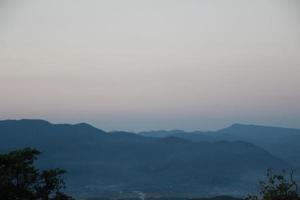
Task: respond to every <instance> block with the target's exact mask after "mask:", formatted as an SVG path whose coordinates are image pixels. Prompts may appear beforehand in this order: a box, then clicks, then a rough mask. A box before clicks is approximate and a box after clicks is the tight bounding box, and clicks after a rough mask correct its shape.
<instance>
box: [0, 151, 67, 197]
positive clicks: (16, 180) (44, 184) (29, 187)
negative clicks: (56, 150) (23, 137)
mask: <svg viewBox="0 0 300 200" xmlns="http://www.w3.org/2000/svg"><path fill="white" fill-rule="evenodd" d="M38 155H40V152H39V151H38V150H36V149H32V148H25V149H22V150H17V151H12V152H10V153H8V154H0V197H1V199H5V200H71V199H73V198H71V197H70V196H67V195H65V194H64V193H62V192H61V190H62V189H64V188H65V183H64V181H63V178H62V175H63V174H64V173H65V171H64V170H61V169H50V170H44V171H40V170H38V169H37V168H36V167H35V166H34V165H33V164H34V161H35V160H36V159H37V156H38Z"/></svg>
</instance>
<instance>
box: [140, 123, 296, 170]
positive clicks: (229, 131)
mask: <svg viewBox="0 0 300 200" xmlns="http://www.w3.org/2000/svg"><path fill="white" fill-rule="evenodd" d="M142 134H143V135H144V136H148V137H156V135H159V134H160V131H157V132H155V134H152V135H148V133H147V132H146V133H145V132H143V133H142ZM168 137H178V138H183V139H186V140H189V141H193V142H203V141H206V142H218V141H244V142H249V143H252V144H255V145H257V146H259V147H261V148H263V149H266V150H267V151H269V152H270V153H272V154H274V155H276V156H277V157H279V158H281V159H283V160H286V161H288V162H290V163H291V164H292V165H293V166H294V168H299V167H300V157H299V152H300V145H299V144H300V130H299V129H291V128H280V127H268V126H256V125H244V124H234V125H232V126H230V127H228V128H225V129H221V130H218V131H215V132H212V131H211V132H201V131H196V132H184V131H183V132H180V133H174V134H170V135H168Z"/></svg>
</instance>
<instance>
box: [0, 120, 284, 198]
mask: <svg viewBox="0 0 300 200" xmlns="http://www.w3.org/2000/svg"><path fill="white" fill-rule="evenodd" d="M27 146H31V147H34V148H38V149H39V150H41V151H42V153H43V154H42V156H41V159H40V160H39V163H38V165H39V166H40V167H41V168H53V167H60V168H64V169H66V170H67V171H68V176H67V183H68V186H69V189H70V192H72V193H73V194H76V195H78V196H80V195H81V196H88V195H95V196H96V195H103V194H107V193H119V192H134V191H141V192H145V193H151V194H170V195H174V194H178V193H180V194H189V195H191V194H195V195H206V196H207V195H216V194H233V195H238V194H244V193H246V192H249V191H250V190H252V189H253V187H255V186H256V183H257V180H258V177H261V176H262V175H263V173H264V172H265V170H266V169H267V168H269V167H272V168H278V169H282V168H287V167H289V164H287V163H286V162H284V161H283V160H281V159H279V158H277V157H276V156H273V155H272V154H270V153H269V152H267V151H265V150H264V149H262V148H260V147H258V146H256V145H253V144H250V143H247V142H241V141H227V142H225V141H220V142H192V141H188V140H185V139H182V138H178V137H166V138H153V137H144V136H141V135H137V134H133V133H129V132H105V131H102V130H99V129H97V128H94V127H93V126H91V125H88V124H85V123H81V124H75V125H69V124H51V123H49V122H47V121H43V120H6V121H0V151H1V152H7V151H10V150H14V149H18V148H22V147H27ZM252 186H253V187H252Z"/></svg>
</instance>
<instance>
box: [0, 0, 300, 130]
mask: <svg viewBox="0 0 300 200" xmlns="http://www.w3.org/2000/svg"><path fill="white" fill-rule="evenodd" d="M299 11H300V1H299V0H226V1H225V0H126V1H124V0H76V1H74V0H0V119H22V118H30V119H37V118H38V119H46V120H50V121H51V122H54V123H78V122H88V123H91V124H93V125H94V126H96V127H99V128H102V129H104V130H130V131H140V130H156V129H184V130H216V129H220V128H223V127H226V126H229V125H230V124H233V123H247V124H263V125H272V126H284V127H294V128H300V123H299V122H300V105H299V104H300V89H299V88H300V12H299Z"/></svg>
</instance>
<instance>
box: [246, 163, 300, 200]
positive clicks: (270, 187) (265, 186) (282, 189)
mask: <svg viewBox="0 0 300 200" xmlns="http://www.w3.org/2000/svg"><path fill="white" fill-rule="evenodd" d="M266 177H267V180H266V181H262V182H260V192H259V194H258V195H249V196H248V197H246V200H300V197H299V194H298V185H297V183H296V181H295V180H294V178H293V171H291V172H290V173H286V172H285V171H283V173H282V174H274V173H273V171H272V170H271V169H269V170H268V171H267V174H266Z"/></svg>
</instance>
